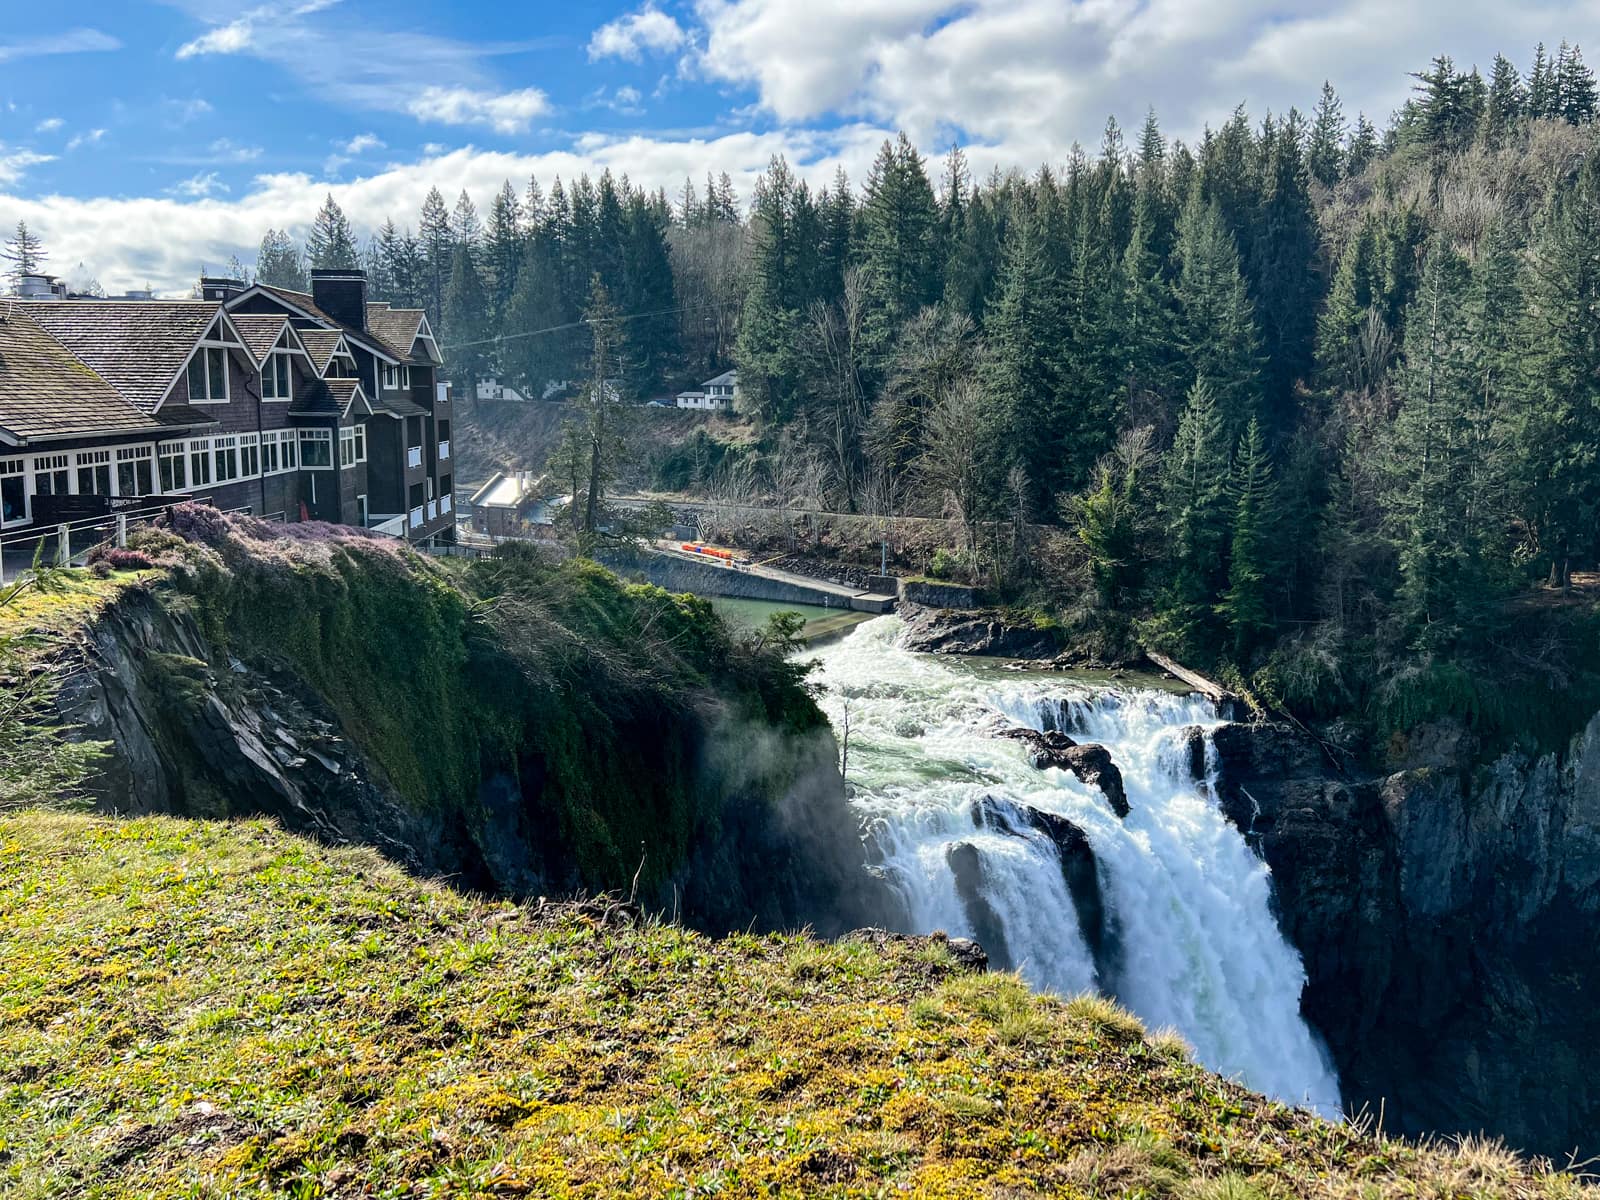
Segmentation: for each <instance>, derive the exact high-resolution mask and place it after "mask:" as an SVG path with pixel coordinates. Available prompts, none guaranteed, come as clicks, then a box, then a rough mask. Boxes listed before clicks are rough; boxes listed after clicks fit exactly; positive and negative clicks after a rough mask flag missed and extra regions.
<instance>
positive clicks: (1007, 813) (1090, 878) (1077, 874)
mask: <svg viewBox="0 0 1600 1200" xmlns="http://www.w3.org/2000/svg"><path fill="white" fill-rule="evenodd" d="M976 816H977V819H978V823H979V824H980V825H986V826H991V827H993V826H996V825H998V826H1001V827H1004V828H1009V829H1020V828H1021V827H1023V826H1029V827H1032V828H1033V829H1036V830H1038V831H1039V832H1040V833H1042V834H1044V835H1045V836H1046V837H1047V838H1049V839H1050V840H1051V841H1052V842H1054V843H1055V845H1056V850H1057V852H1058V853H1059V854H1060V856H1061V875H1062V878H1063V879H1064V880H1065V881H1066V885H1067V892H1068V894H1070V895H1071V896H1072V905H1073V907H1074V908H1075V909H1076V910H1077V913H1078V925H1079V928H1080V929H1082V931H1083V940H1084V941H1085V942H1087V943H1088V945H1089V950H1090V952H1091V953H1092V954H1093V955H1094V958H1095V962H1096V963H1097V964H1099V963H1101V962H1102V961H1103V958H1102V956H1103V955H1104V953H1105V952H1106V950H1107V949H1108V944H1109V941H1110V938H1109V936H1108V928H1107V921H1106V910H1105V902H1104V901H1103V900H1102V898H1101V895H1100V872H1099V868H1098V867H1097V866H1096V864H1095V858H1094V849H1093V848H1092V847H1091V846H1090V845H1089V835H1088V834H1086V833H1084V831H1083V830H1082V829H1079V828H1078V826H1076V825H1075V824H1073V823H1072V822H1071V821H1069V820H1068V819H1067V818H1066V817H1063V816H1061V815H1060V814H1058V813H1051V812H1045V811H1044V810H1043V809H1038V808H1034V807H1032V806H1031V805H1027V804H1018V803H1016V802H1015V801H1010V800H1001V799H998V798H997V797H994V796H985V797H983V799H981V800H979V801H978V808H977V813H976ZM965 844H966V843H962V845H965Z"/></svg>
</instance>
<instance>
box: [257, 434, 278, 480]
mask: <svg viewBox="0 0 1600 1200" xmlns="http://www.w3.org/2000/svg"><path fill="white" fill-rule="evenodd" d="M278 471H279V467H278V435H277V434H275V433H263V434H262V435H261V473H262V474H263V475H276V474H277V473H278Z"/></svg>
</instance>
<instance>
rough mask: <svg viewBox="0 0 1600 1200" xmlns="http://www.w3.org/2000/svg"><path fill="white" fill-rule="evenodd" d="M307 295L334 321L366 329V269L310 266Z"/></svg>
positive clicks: (354, 327)
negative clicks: (309, 287) (313, 268)
mask: <svg viewBox="0 0 1600 1200" xmlns="http://www.w3.org/2000/svg"><path fill="white" fill-rule="evenodd" d="M311 299H312V300H313V301H314V302H315V303H316V306H317V307H318V308H320V309H321V310H322V311H323V312H325V313H327V314H328V315H329V316H330V317H332V318H333V319H334V320H335V321H342V322H343V323H344V324H346V325H348V326H350V328H352V329H359V330H360V331H361V332H362V333H365V332H366V331H367V273H366V272H365V271H358V270H353V269H351V270H347V269H343V268H339V269H334V270H322V269H318V270H313V271H312V272H311Z"/></svg>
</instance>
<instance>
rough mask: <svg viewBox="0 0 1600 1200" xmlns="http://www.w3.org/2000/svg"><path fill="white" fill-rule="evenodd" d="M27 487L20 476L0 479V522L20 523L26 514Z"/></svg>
mask: <svg viewBox="0 0 1600 1200" xmlns="http://www.w3.org/2000/svg"><path fill="white" fill-rule="evenodd" d="M27 491H28V490H27V487H26V486H25V480H24V477H23V476H21V475H7V476H6V477H5V478H4V479H0V521H20V520H22V518H23V516H24V515H25V512H26V508H25V506H26V504H27V501H28V494H27Z"/></svg>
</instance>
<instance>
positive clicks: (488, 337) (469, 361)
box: [442, 244, 494, 391]
mask: <svg viewBox="0 0 1600 1200" xmlns="http://www.w3.org/2000/svg"><path fill="white" fill-rule="evenodd" d="M442 336H443V338H444V340H445V341H446V343H448V346H449V350H448V353H447V354H446V360H447V361H448V362H449V364H450V370H451V373H452V375H453V376H454V378H455V381H456V383H457V384H458V385H459V386H460V387H461V389H462V390H463V391H464V390H466V389H467V388H469V387H472V386H473V385H475V384H476V383H477V381H478V380H479V379H480V378H482V377H483V376H484V374H485V373H486V372H487V371H488V370H490V369H491V365H492V363H493V361H494V353H493V350H494V347H493V346H492V344H491V342H492V339H493V333H492V332H491V330H490V326H489V294H488V290H487V289H486V288H485V287H484V285H483V276H482V274H480V273H479V271H478V264H477V262H476V260H475V259H474V258H473V256H472V254H471V252H470V251H469V250H468V249H467V247H466V245H465V244H461V245H458V246H456V250H455V262H454V263H453V264H452V265H451V268H450V283H449V286H448V287H446V288H445V294H444V332H443V335H442Z"/></svg>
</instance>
